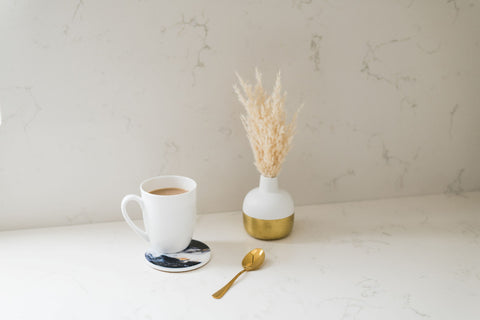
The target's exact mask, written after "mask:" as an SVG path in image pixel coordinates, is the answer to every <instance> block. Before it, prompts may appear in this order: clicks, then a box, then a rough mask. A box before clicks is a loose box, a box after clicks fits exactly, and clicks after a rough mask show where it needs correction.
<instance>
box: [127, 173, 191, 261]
mask: <svg viewBox="0 0 480 320" xmlns="http://www.w3.org/2000/svg"><path fill="white" fill-rule="evenodd" d="M163 188H181V189H184V190H186V192H184V193H180V194H174V195H156V194H152V193H150V191H153V190H156V189H163ZM196 191H197V183H196V182H195V181H194V180H193V179H190V178H187V177H182V176H160V177H153V178H150V179H147V180H145V181H143V182H142V184H141V185H140V193H141V195H142V196H141V197H139V196H137V195H134V194H129V195H127V196H125V197H124V198H123V200H122V205H121V208H122V214H123V217H124V218H125V221H126V222H127V223H128V225H129V226H130V227H131V228H132V229H133V230H134V231H135V232H137V233H138V234H139V235H140V236H142V237H143V238H144V239H145V240H147V241H148V242H149V243H150V249H149V251H150V252H151V253H152V254H154V255H161V254H162V253H175V252H180V251H182V250H183V249H185V248H186V247H188V245H189V244H190V241H191V240H192V234H193V227H194V225H195V220H196V214H197V209H196V201H197V199H196ZM130 201H135V202H137V203H138V204H139V205H140V207H141V209H142V213H143V221H144V224H145V231H143V230H141V229H140V228H139V227H137V226H136V225H135V224H134V223H133V222H132V220H131V219H130V217H129V216H128V213H127V203H128V202H130Z"/></svg>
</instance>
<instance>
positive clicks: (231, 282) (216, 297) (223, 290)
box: [212, 269, 247, 299]
mask: <svg viewBox="0 0 480 320" xmlns="http://www.w3.org/2000/svg"><path fill="white" fill-rule="evenodd" d="M245 271H247V270H245V269H243V270H242V271H240V272H239V273H237V275H236V276H235V277H233V279H232V280H230V282H229V283H227V284H226V285H225V286H224V287H223V288H222V289H220V290H218V291H217V292H215V293H214V294H212V297H214V298H215V299H220V298H221V297H223V295H224V294H225V293H226V292H227V291H228V289H230V287H231V286H232V285H233V283H234V282H235V280H237V278H238V277H240V275H241V274H242V273H244V272H245Z"/></svg>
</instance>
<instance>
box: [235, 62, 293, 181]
mask: <svg viewBox="0 0 480 320" xmlns="http://www.w3.org/2000/svg"><path fill="white" fill-rule="evenodd" d="M255 77H256V80H257V83H256V85H255V87H253V86H252V85H251V84H249V83H248V82H245V81H243V79H242V78H241V77H240V76H239V75H238V74H237V78H238V81H239V82H240V86H241V88H242V89H243V94H242V92H240V89H239V88H238V87H237V86H236V85H235V86H234V87H233V88H234V90H235V92H236V93H237V96H238V100H239V101H240V103H241V104H242V105H243V106H244V107H245V111H246V114H245V115H242V116H241V119H242V123H243V126H244V127H245V130H246V131H247V137H248V140H249V141H250V145H251V147H252V150H253V155H254V157H255V166H256V167H257V169H258V171H259V172H260V173H261V174H262V175H263V176H265V177H270V178H273V177H276V176H277V175H278V173H279V172H280V169H281V166H282V163H283V162H284V161H285V157H286V156H287V153H288V151H289V150H290V148H291V146H292V139H293V136H294V134H295V125H296V120H297V114H298V111H299V110H300V109H299V110H297V112H295V114H294V116H293V118H292V120H291V122H290V123H289V124H287V123H286V115H285V108H284V106H285V98H286V95H287V93H286V92H283V93H282V89H281V83H280V82H281V81H280V80H281V76H280V72H279V73H278V74H277V79H276V81H275V86H274V88H273V92H272V94H271V95H268V94H267V92H266V91H265V89H264V88H263V85H262V75H261V73H260V72H259V71H258V70H257V69H255Z"/></svg>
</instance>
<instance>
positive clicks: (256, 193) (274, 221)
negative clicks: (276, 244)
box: [243, 175, 295, 240]
mask: <svg viewBox="0 0 480 320" xmlns="http://www.w3.org/2000/svg"><path fill="white" fill-rule="evenodd" d="M294 210H295V209H294V205H293V199H292V197H291V196H290V194H289V193H288V192H287V191H285V190H282V189H280V188H279V187H278V178H277V177H275V178H268V177H264V176H263V175H261V176H260V183H259V186H258V188H255V189H253V190H250V192H248V194H247V195H246V196H245V199H244V200H243V225H244V226H245V230H246V231H247V232H248V234H249V235H251V236H252V237H254V238H257V239H262V240H274V239H281V238H284V237H286V236H288V235H289V234H290V232H291V231H292V228H293V216H294Z"/></svg>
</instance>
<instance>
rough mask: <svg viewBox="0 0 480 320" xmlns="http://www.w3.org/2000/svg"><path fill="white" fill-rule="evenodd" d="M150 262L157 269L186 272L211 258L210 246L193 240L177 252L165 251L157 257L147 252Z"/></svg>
mask: <svg viewBox="0 0 480 320" xmlns="http://www.w3.org/2000/svg"><path fill="white" fill-rule="evenodd" d="M145 259H147V262H148V264H149V265H150V266H151V267H152V268H154V269H157V270H160V271H167V272H184V271H191V270H195V269H198V268H200V267H203V266H204V265H206V264H207V262H208V261H209V260H210V248H209V247H208V246H207V245H206V244H205V243H203V242H201V241H198V240H192V241H191V242H190V244H189V245H188V247H187V248H186V249H185V250H183V251H181V252H177V253H165V254H162V255H161V256H158V257H155V256H153V255H152V254H151V253H150V252H148V251H147V252H145Z"/></svg>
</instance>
